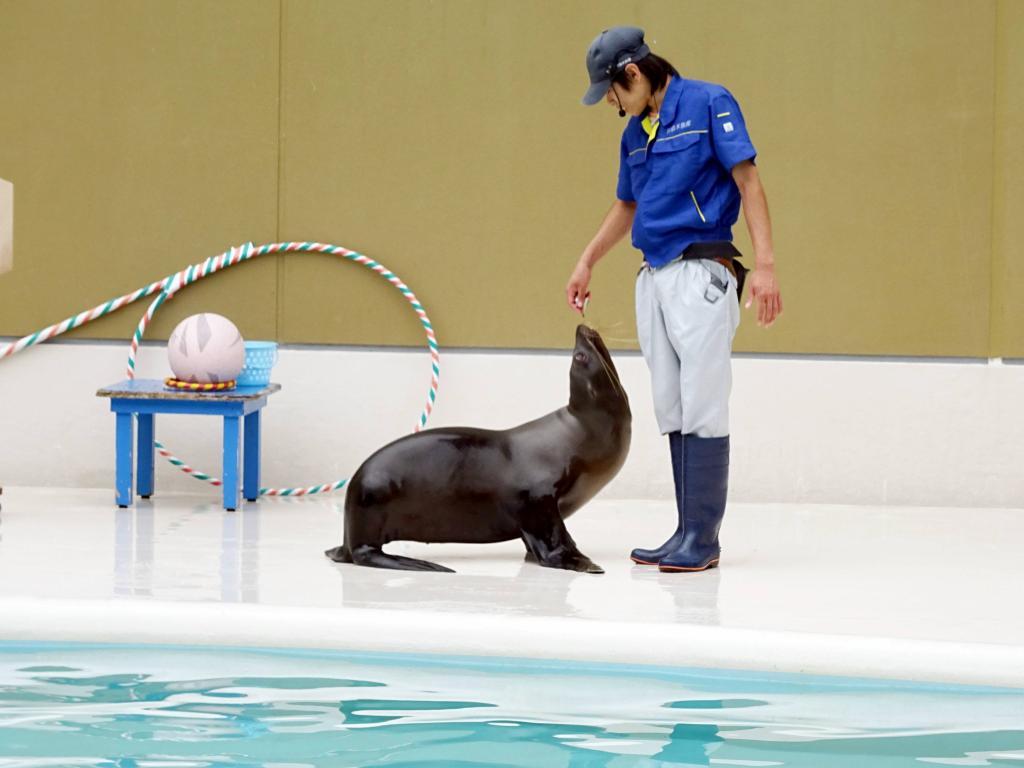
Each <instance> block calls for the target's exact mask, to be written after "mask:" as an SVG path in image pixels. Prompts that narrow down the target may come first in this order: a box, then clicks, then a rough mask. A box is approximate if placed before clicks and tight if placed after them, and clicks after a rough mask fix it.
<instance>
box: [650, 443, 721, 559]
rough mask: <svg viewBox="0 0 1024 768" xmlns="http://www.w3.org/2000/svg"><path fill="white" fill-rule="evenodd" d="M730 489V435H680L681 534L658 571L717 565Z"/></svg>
mask: <svg viewBox="0 0 1024 768" xmlns="http://www.w3.org/2000/svg"><path fill="white" fill-rule="evenodd" d="M728 491H729V438H728V436H727V437H696V436H695V435H686V436H685V437H684V438H683V526H682V527H683V536H682V541H681V542H680V543H679V546H678V547H677V548H676V549H675V550H674V551H672V552H669V553H667V554H665V556H664V557H662V558H661V560H660V562H659V563H658V570H660V571H666V572H673V571H703V570H705V569H707V568H713V567H714V566H716V565H718V557H719V555H720V554H721V549H720V547H719V546H718V529H719V528H721V526H722V518H723V517H724V516H725V498H726V495H727V494H728Z"/></svg>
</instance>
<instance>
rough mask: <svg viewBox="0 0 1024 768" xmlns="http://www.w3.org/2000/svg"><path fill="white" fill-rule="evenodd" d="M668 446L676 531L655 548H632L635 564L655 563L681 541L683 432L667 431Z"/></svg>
mask: <svg viewBox="0 0 1024 768" xmlns="http://www.w3.org/2000/svg"><path fill="white" fill-rule="evenodd" d="M668 447H669V450H670V451H671V452H672V481H673V482H674V484H675V488H676V514H677V515H678V518H679V522H678V523H677V524H676V532H675V533H673V534H672V536H671V537H669V540H668V541H666V542H665V543H664V544H662V545H661V546H660V547H658V548H657V549H634V550H633V551H632V552H630V553H629V557H630V559H631V560H632V561H633V562H634V563H636V564H637V565H657V564H658V563H659V562H661V558H663V557H664V556H665V555H667V554H668V553H669V552H674V551H675V550H676V549H677V548H678V547H679V545H680V544H681V543H682V541H683V433H682V432H669V433H668Z"/></svg>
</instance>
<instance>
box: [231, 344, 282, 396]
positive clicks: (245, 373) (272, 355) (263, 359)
mask: <svg viewBox="0 0 1024 768" xmlns="http://www.w3.org/2000/svg"><path fill="white" fill-rule="evenodd" d="M276 362H277V342H276V341H247V342H245V367H243V368H242V372H241V373H240V374H239V375H238V386H240V387H265V386H266V385H267V384H269V383H270V370H271V369H272V368H273V367H274V363H276Z"/></svg>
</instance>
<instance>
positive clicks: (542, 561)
mask: <svg viewBox="0 0 1024 768" xmlns="http://www.w3.org/2000/svg"><path fill="white" fill-rule="evenodd" d="M525 517H527V518H528V519H526V520H524V523H523V529H522V530H521V531H520V534H521V536H522V539H523V543H524V544H525V545H526V562H528V563H537V564H539V565H543V566H544V567H545V568H562V569H564V570H567V571H582V572H584V573H604V569H603V568H602V567H601V566H599V565H598V564H597V563H595V562H594V561H593V560H591V559H590V558H589V557H587V556H586V555H584V554H583V553H582V552H580V550H579V548H578V547H577V546H576V542H575V541H573V540H572V536H570V535H569V531H568V529H566V527H565V523H564V522H563V521H562V518H561V516H560V515H559V514H558V513H557V510H556V511H555V512H554V513H551V512H550V511H548V512H540V513H538V514H534V515H526V516H525Z"/></svg>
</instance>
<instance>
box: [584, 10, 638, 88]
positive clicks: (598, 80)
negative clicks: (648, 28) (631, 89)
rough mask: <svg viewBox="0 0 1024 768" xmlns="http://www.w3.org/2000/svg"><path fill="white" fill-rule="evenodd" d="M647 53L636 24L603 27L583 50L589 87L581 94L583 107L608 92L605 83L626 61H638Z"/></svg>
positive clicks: (607, 83)
mask: <svg viewBox="0 0 1024 768" xmlns="http://www.w3.org/2000/svg"><path fill="white" fill-rule="evenodd" d="M650 52H651V49H650V48H648V47H647V43H645V42H644V31H643V30H642V29H640V27H612V28H610V29H606V30H604V31H603V32H602V33H601V34H599V35H598V36H597V37H595V38H594V42H592V43H591V44H590V48H588V49H587V73H588V74H589V75H590V87H589V88H588V89H587V92H586V93H585V94H583V103H584V104H586V105H587V106H590V105H591V104H597V102H599V101H600V100H601V99H603V98H604V95H605V94H606V93H608V86H610V85H611V84H612V78H613V77H615V75H616V74H618V73H619V72H621V71H622V70H624V69H625V68H626V65H627V64H629V63H631V62H634V61H639V60H640V59H642V58H643V57H644V56H646V55H647V54H649V53H650Z"/></svg>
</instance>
